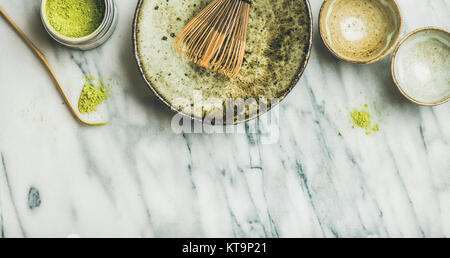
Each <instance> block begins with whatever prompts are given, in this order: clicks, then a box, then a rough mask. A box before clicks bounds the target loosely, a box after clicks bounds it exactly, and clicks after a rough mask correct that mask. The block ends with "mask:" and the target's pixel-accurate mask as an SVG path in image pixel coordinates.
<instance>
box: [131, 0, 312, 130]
mask: <svg viewBox="0 0 450 258" xmlns="http://www.w3.org/2000/svg"><path fill="white" fill-rule="evenodd" d="M209 2H210V0H140V1H139V4H138V7H137V10H136V15H135V22H134V32H133V40H134V47H135V55H136V59H137V62H138V66H139V69H140V71H141V73H142V75H143V77H144V79H145V81H146V82H147V84H148V86H149V87H150V88H151V89H152V90H153V91H154V92H155V94H156V95H157V96H158V97H159V98H160V99H161V100H162V101H163V102H164V103H166V104H167V105H168V106H169V107H171V108H172V109H173V110H175V111H177V112H179V113H182V114H184V115H187V116H189V117H191V118H194V119H196V118H198V119H201V118H204V117H205V116H210V115H211V114H216V115H217V114H223V115H224V114H226V113H227V112H226V110H227V108H228V109H231V108H230V107H227V105H228V104H227V100H228V99H243V100H247V99H254V100H256V102H261V101H263V102H268V105H269V107H268V109H267V110H270V108H271V107H273V106H274V105H276V104H278V103H279V102H280V101H281V100H283V99H284V98H285V97H286V96H287V95H288V94H289V92H290V91H291V90H292V89H293V88H294V87H295V85H296V84H297V82H298V81H299V79H300V77H301V75H302V73H303V71H304V70H305V68H306V65H307V63H308V60H309V56H310V52H311V47H312V36H313V35H312V14H311V7H310V4H309V2H308V0H277V1H275V0H258V1H254V3H253V5H252V7H251V11H250V22H249V33H248V38H247V48H246V54H245V60H244V64H243V67H242V70H241V72H240V74H239V75H238V76H237V77H236V78H233V79H229V78H227V77H225V76H223V75H220V74H218V73H216V72H213V71H209V70H206V69H203V68H201V67H199V66H197V65H195V64H193V63H191V62H189V61H188V60H186V59H185V58H182V57H180V56H179V55H178V54H177V53H176V52H175V51H174V50H173V47H172V46H173V41H174V37H175V35H176V34H177V33H178V32H179V31H181V29H182V28H183V27H184V26H185V24H186V23H187V22H188V21H190V20H191V19H192V18H193V17H195V15H196V14H198V13H199V12H200V11H201V10H202V9H203V8H204V7H205V6H206V5H207V4H208V3H209ZM274 99H275V100H276V101H273V100H274ZM265 100H267V101H265ZM255 106H257V108H256V109H258V107H259V103H258V104H255ZM249 110H255V109H253V108H249V109H248V110H246V111H245V112H246V115H245V116H241V115H238V114H236V113H235V116H234V121H233V122H232V123H233V124H237V123H241V122H245V121H248V120H250V119H253V118H256V117H257V116H259V115H261V114H262V113H263V112H261V111H259V110H258V111H256V112H250V111H249ZM222 121H224V122H223V123H224V124H226V123H230V120H228V121H227V120H225V119H223V120H222Z"/></svg>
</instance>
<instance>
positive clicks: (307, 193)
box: [0, 0, 450, 237]
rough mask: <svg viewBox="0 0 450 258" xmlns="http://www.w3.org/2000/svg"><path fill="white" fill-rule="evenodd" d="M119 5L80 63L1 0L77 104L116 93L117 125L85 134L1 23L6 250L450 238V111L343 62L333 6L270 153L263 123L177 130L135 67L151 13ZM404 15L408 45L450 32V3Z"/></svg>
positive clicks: (0, 140) (384, 74)
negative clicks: (23, 243) (241, 240)
mask: <svg viewBox="0 0 450 258" xmlns="http://www.w3.org/2000/svg"><path fill="white" fill-rule="evenodd" d="M117 2H118V5H119V11H120V14H119V15H120V17H119V19H120V20H119V24H118V28H117V31H116V32H115V34H114V35H113V37H112V38H111V40H110V41H109V42H108V43H107V44H105V45H104V46H102V47H101V48H98V49H96V50H93V51H89V52H80V51H72V50H69V49H66V48H64V47H62V46H59V45H58V44H56V43H55V42H53V41H52V40H51V39H50V37H49V36H48V35H47V34H46V32H45V30H44V28H43V27H42V25H41V23H40V20H39V19H40V17H39V4H40V1H37V0H35V1H27V0H16V1H8V0H0V6H1V7H2V8H4V9H5V10H6V11H7V12H8V13H9V14H10V16H11V17H13V18H14V20H15V21H16V22H17V24H18V25H19V26H20V27H21V28H22V29H23V30H24V31H25V33H26V34H27V35H29V36H30V38H31V39H32V40H33V42H35V43H36V45H38V46H39V48H41V50H42V51H43V52H44V53H45V55H46V56H47V57H48V59H49V61H50V63H51V64H52V65H53V66H54V68H55V72H56V73H57V75H58V77H59V78H60V80H61V82H62V84H63V85H64V87H65V88H66V90H67V91H68V92H69V95H70V98H71V99H72V100H74V101H75V100H76V98H77V97H78V96H79V92H80V90H81V87H82V84H83V78H82V76H83V74H86V75H92V76H96V77H101V78H113V79H114V80H115V81H116V84H115V85H114V87H113V93H114V96H113V98H111V100H110V101H109V102H108V103H107V105H106V106H105V108H104V110H103V111H104V112H103V113H102V116H105V117H107V118H108V119H109V120H110V121H111V123H110V124H109V125H108V126H104V127H100V128H87V127H83V126H80V125H79V124H77V123H76V121H74V120H73V118H72V117H71V116H70V114H69V112H68V111H67V109H66V107H65V106H64V105H63V104H62V100H61V98H60V96H59V95H58V93H57V91H56V90H55V88H54V85H53V83H52V81H51V80H50V78H49V77H48V75H47V73H46V72H45V70H44V69H43V67H42V65H41V64H40V63H39V60H38V59H37V58H36V57H35V56H34V55H33V54H32V53H31V52H30V51H29V50H28V48H27V47H26V46H25V45H24V44H23V42H22V41H21V40H20V39H19V38H18V37H17V36H16V34H15V33H14V32H13V31H12V30H11V28H10V27H9V26H8V25H7V24H6V23H5V22H4V21H3V20H1V19H0V35H1V36H0V37H1V40H0V56H1V58H0V155H1V162H0V236H1V237H46V236H59V237H66V236H73V235H78V236H81V237H92V236H94V237H100V236H143V237H450V154H449V153H450V121H449V115H450V105H449V104H445V105H441V106H438V107H434V108H429V107H419V106H416V105H414V104H412V103H410V102H408V101H407V100H406V99H405V98H404V97H402V96H401V94H400V93H399V92H398V90H397V89H396V88H395V86H394V84H393V82H392V79H391V77H390V69H389V65H390V59H389V58H386V59H384V60H383V61H381V62H379V63H376V64H373V65H368V66H357V65H353V64H348V63H343V62H340V61H338V60H337V59H335V58H334V57H333V56H332V55H331V54H330V53H329V52H328V51H327V50H326V48H325V46H324V45H323V43H322V42H321V40H320V37H319V34H318V30H317V17H318V11H319V8H320V5H321V3H322V1H319V0H311V5H312V7H313V15H314V18H315V20H314V24H315V25H316V27H315V38H314V43H313V45H314V46H313V51H312V56H311V60H310V63H309V65H308V68H307V69H306V71H305V74H304V76H303V77H302V79H301V80H300V82H299V84H298V85H297V87H296V88H295V89H294V90H293V92H292V93H291V94H290V95H289V96H288V97H287V99H285V100H284V101H283V103H282V104H280V105H279V106H278V112H279V118H278V124H279V132H278V134H279V140H278V141H275V142H273V143H271V144H266V143H264V129H265V127H266V126H267V125H266V124H265V123H264V119H261V120H260V121H254V122H251V123H249V124H247V125H242V127H241V128H243V129H244V133H235V134H175V133H173V132H172V129H171V119H172V117H173V113H172V112H171V111H170V110H169V109H168V108H167V107H166V106H164V105H163V104H161V103H160V102H159V101H158V100H157V98H156V97H155V96H154V95H153V94H152V93H151V92H150V91H149V90H148V88H147V87H146V85H145V83H144V82H143V80H142V79H141V77H140V75H139V73H138V71H137V68H136V64H135V60H134V57H133V52H132V46H131V25H132V18H133V14H134V10H135V7H136V3H137V1H135V0H134V1H131V0H130V1H128V0H127V1H122V0H121V1H117ZM398 2H399V5H400V7H401V10H402V13H403V16H404V23H405V26H404V28H403V35H405V34H406V33H407V32H409V31H412V30H413V29H416V28H419V27H423V26H428V25H433V26H440V27H443V28H446V29H449V25H450V16H448V13H450V0H428V1H423V0H420V1H419V0H398ZM364 104H369V108H370V109H371V113H372V114H373V115H374V118H375V119H376V121H378V122H379V124H380V131H379V132H377V133H376V134H375V135H369V136H368V135H366V134H365V132H364V131H363V130H359V129H353V128H352V123H351V121H350V117H349V113H350V111H351V110H352V109H353V108H360V107H361V106H363V105H364ZM375 107H376V110H375ZM268 115H270V113H269V114H268ZM100 118H101V117H100ZM252 127H255V128H257V129H259V131H260V133H256V134H255V133H252V132H251V130H250V128H252ZM339 132H342V134H343V136H339V134H338V133H339Z"/></svg>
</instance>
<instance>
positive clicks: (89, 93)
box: [78, 77, 109, 114]
mask: <svg viewBox="0 0 450 258" xmlns="http://www.w3.org/2000/svg"><path fill="white" fill-rule="evenodd" d="M85 79H86V83H85V85H84V87H83V91H82V92H81V96H80V100H79V102H78V110H79V111H80V113H81V114H88V113H92V112H94V111H97V107H98V106H99V105H100V104H102V103H103V102H104V101H105V100H106V99H107V98H108V95H109V85H105V84H104V83H103V81H102V80H100V79H98V80H95V78H93V77H85ZM95 82H97V83H95ZM96 84H97V85H96Z"/></svg>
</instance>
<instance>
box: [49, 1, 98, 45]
mask: <svg viewBox="0 0 450 258" xmlns="http://www.w3.org/2000/svg"><path fill="white" fill-rule="evenodd" d="M46 15H47V19H48V21H49V22H50V24H51V26H52V27H53V28H54V29H55V30H56V31H57V32H58V33H60V34H62V35H64V36H67V37H71V38H81V37H84V36H87V35H89V34H91V33H92V32H94V31H95V30H96V29H97V28H98V27H99V26H100V24H101V23H102V21H103V17H104V15H105V1H103V0H82V1H80V0H48V1H47V5H46Z"/></svg>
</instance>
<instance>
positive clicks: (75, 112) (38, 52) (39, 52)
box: [0, 7, 108, 126]
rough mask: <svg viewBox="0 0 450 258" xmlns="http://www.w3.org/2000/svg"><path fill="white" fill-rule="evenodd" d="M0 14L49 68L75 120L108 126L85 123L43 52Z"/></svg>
mask: <svg viewBox="0 0 450 258" xmlns="http://www.w3.org/2000/svg"><path fill="white" fill-rule="evenodd" d="M0 14H1V15H2V16H3V17H4V18H5V20H6V21H7V22H8V23H9V24H10V25H11V26H12V27H13V28H14V30H15V31H16V32H17V34H19V36H20V37H21V38H22V39H23V40H24V41H25V43H26V44H27V45H28V46H29V47H30V48H31V49H32V50H33V51H34V53H35V54H36V55H37V56H38V57H39V58H40V59H41V61H42V63H43V64H44V65H45V67H46V68H47V70H48V72H49V73H50V75H51V77H52V78H53V80H54V81H55V83H56V86H57V88H58V90H59V92H60V93H61V96H62V97H63V99H64V101H65V102H66V104H67V106H68V107H69V109H70V111H71V112H72V114H73V115H74V116H75V118H76V119H77V120H78V121H79V122H80V123H82V124H84V125H88V126H101V125H106V124H108V122H103V123H89V122H86V121H84V120H83V119H82V118H81V117H80V116H79V115H78V112H77V111H76V109H75V108H74V107H73V105H72V103H71V102H70V100H69V98H68V97H67V94H66V93H65V92H64V90H63V88H62V86H61V84H60V83H59V81H58V79H57V78H56V75H55V73H54V72H53V69H52V68H51V67H50V64H49V63H48V61H47V58H45V56H44V55H43V54H42V52H41V51H39V49H38V48H37V47H36V46H35V45H34V44H33V42H31V40H29V39H28V37H27V36H26V35H25V34H24V33H23V32H22V30H20V28H19V27H18V26H17V25H16V24H15V23H14V22H13V20H12V19H11V18H10V17H9V16H8V15H7V14H6V12H5V11H4V10H3V9H2V8H1V7H0Z"/></svg>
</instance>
